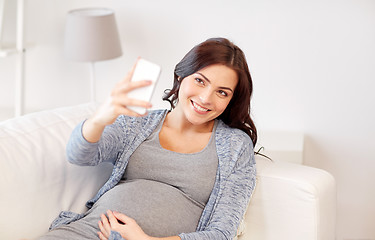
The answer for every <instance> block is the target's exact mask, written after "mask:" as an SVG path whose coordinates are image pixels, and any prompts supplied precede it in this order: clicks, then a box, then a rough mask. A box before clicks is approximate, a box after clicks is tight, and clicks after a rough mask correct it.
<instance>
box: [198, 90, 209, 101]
mask: <svg viewBox="0 0 375 240" xmlns="http://www.w3.org/2000/svg"><path fill="white" fill-rule="evenodd" d="M199 100H200V101H201V103H202V104H211V101H212V93H211V91H208V90H207V91H204V92H202V93H201V94H200V95H199Z"/></svg>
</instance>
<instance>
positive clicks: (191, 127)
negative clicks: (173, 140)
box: [163, 109, 215, 133]
mask: <svg viewBox="0 0 375 240" xmlns="http://www.w3.org/2000/svg"><path fill="white" fill-rule="evenodd" d="M214 123H215V120H211V121H209V122H206V123H203V124H199V125H195V124H192V123H191V122H189V121H188V119H187V118H186V117H185V115H183V114H181V113H179V112H178V111H176V109H174V110H172V111H171V112H169V113H168V114H167V116H166V117H165V120H164V124H163V125H164V126H166V127H168V128H170V129H173V130H175V131H177V132H180V133H208V132H212V129H213V127H214Z"/></svg>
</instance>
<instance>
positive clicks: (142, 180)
mask: <svg viewBox="0 0 375 240" xmlns="http://www.w3.org/2000/svg"><path fill="white" fill-rule="evenodd" d="M133 71H134V67H133V70H131V71H130V72H129V74H128V75H127V76H126V78H125V79H124V80H123V81H121V82H119V83H118V84H117V85H116V86H115V88H114V89H113V91H112V93H111V95H110V97H108V99H107V100H106V101H105V102H104V103H103V104H102V105H101V106H100V107H99V108H98V109H97V111H96V112H95V113H94V114H93V115H92V116H91V117H90V118H89V119H87V120H85V121H83V122H82V123H80V124H79V125H78V126H77V127H76V128H75V130H74V131H73V133H72V135H71V138H70V140H69V143H68V146H67V153H68V159H69V161H70V162H71V163H74V164H78V165H90V166H94V165H98V164H100V163H102V162H111V163H112V164H113V166H114V167H113V172H112V174H111V176H110V178H109V180H108V181H107V182H106V183H105V184H104V186H102V188H101V189H100V190H99V192H98V193H97V194H96V196H95V197H94V198H93V199H91V200H89V201H88V202H87V207H88V208H89V210H88V211H87V212H85V213H83V214H76V213H72V212H62V213H61V214H60V215H59V216H58V218H57V219H56V220H55V221H54V222H53V223H52V225H51V231H50V232H48V233H47V234H46V235H44V236H42V237H41V238H40V239H41V240H48V239H69V240H72V239H126V240H150V239H171V240H173V239H212V240H220V239H232V238H233V237H235V235H236V232H237V228H238V226H239V224H240V221H241V219H242V217H243V215H244V213H245V210H246V207H247V205H248V202H249V200H250V197H251V195H252V192H253V190H254V187H255V174H256V172H255V161H254V151H253V146H254V145H255V143H256V140H257V132H256V128H255V125H254V123H253V121H252V119H251V117H250V99H251V95H252V80H251V77H250V73H249V69H248V65H247V63H246V59H245V56H244V53H243V52H242V51H241V49H240V48H238V47H237V46H236V45H234V44H233V43H232V42H230V41H229V40H227V39H225V38H213V39H208V40H206V41H204V42H202V43H200V44H198V45H197V46H195V47H194V48H193V49H191V50H190V51H189V52H188V53H187V54H186V55H185V57H184V58H183V59H182V60H181V61H180V62H179V63H178V64H177V65H176V67H175V71H174V82H173V87H172V89H170V90H167V91H166V92H165V96H164V97H163V99H164V100H166V101H169V102H170V104H171V110H152V111H148V113H147V114H145V115H142V116H141V115H139V114H137V113H135V112H133V111H131V110H130V109H128V106H139V107H145V108H150V107H151V104H150V103H148V102H143V101H140V100H135V99H130V98H128V97H127V94H128V93H129V92H131V91H132V90H134V89H137V88H141V87H144V86H147V85H149V84H150V82H149V81H147V79H145V80H144V81H140V82H131V81H130V79H131V76H132V73H133ZM93 178H95V176H93ZM84 187H85V186H82V188H84Z"/></svg>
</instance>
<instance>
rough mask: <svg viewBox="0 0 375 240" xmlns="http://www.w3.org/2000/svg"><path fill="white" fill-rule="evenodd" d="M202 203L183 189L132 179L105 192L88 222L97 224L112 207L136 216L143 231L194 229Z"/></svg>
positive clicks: (168, 232) (159, 234) (168, 233)
mask: <svg viewBox="0 0 375 240" xmlns="http://www.w3.org/2000/svg"><path fill="white" fill-rule="evenodd" d="M203 207H204V206H202V205H200V204H198V203H197V202H195V201H194V200H192V199H190V198H189V197H188V196H186V195H185V194H184V193H183V192H181V191H180V190H179V189H177V188H175V187H173V186H170V185H167V184H164V183H161V182H156V181H151V180H143V179H138V180H132V181H126V182H122V183H120V184H118V185H117V186H116V187H114V188H113V189H111V190H110V191H108V192H107V193H105V194H104V195H103V196H102V197H101V198H100V199H99V200H98V201H97V202H96V203H95V205H94V206H93V208H92V209H90V211H89V212H88V215H87V216H86V217H85V221H90V222H92V223H93V224H96V223H97V221H98V219H99V218H100V214H102V213H105V212H106V211H107V210H108V209H110V210H113V211H118V212H120V213H124V214H125V215H127V216H129V217H131V218H133V219H135V220H136V222H137V223H138V224H139V225H140V226H141V228H142V229H143V231H144V232H145V233H146V234H148V235H150V236H154V237H166V236H173V235H177V234H179V233H182V232H185V233H186V232H194V231H195V229H196V227H197V225H198V222H199V219H200V216H201V214H202V211H203Z"/></svg>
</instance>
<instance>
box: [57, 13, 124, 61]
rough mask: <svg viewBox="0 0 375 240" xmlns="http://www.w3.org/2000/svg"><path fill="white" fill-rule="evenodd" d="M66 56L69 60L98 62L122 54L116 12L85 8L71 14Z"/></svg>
mask: <svg viewBox="0 0 375 240" xmlns="http://www.w3.org/2000/svg"><path fill="white" fill-rule="evenodd" d="M64 48H65V49H64V52H65V56H66V57H67V58H68V59H70V60H75V61H82V62H96V61H103V60H108V59H112V58H116V57H119V56H121V55H122V50H121V43H120V39H119V34H118V31H117V25H116V19H115V14H114V11H112V10H111V9H106V8H85V9H76V10H72V11H70V12H68V15H67V19H66V26H65V43H64Z"/></svg>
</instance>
